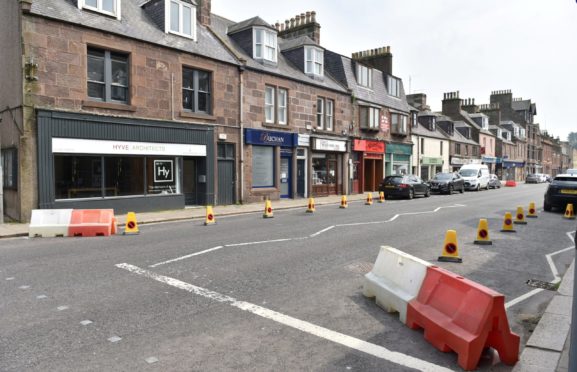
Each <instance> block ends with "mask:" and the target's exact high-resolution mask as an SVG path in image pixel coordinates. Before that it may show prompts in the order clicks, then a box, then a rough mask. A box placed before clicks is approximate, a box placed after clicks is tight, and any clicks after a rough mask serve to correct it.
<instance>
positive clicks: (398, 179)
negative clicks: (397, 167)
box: [384, 176, 403, 185]
mask: <svg viewBox="0 0 577 372" xmlns="http://www.w3.org/2000/svg"><path fill="white" fill-rule="evenodd" d="M384 183H387V184H393V185H398V184H400V183H403V176H388V177H385V181H384Z"/></svg>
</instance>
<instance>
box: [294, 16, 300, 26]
mask: <svg viewBox="0 0 577 372" xmlns="http://www.w3.org/2000/svg"><path fill="white" fill-rule="evenodd" d="M300 21H301V16H300V15H298V14H297V15H296V16H295V26H298V25H299V24H300Z"/></svg>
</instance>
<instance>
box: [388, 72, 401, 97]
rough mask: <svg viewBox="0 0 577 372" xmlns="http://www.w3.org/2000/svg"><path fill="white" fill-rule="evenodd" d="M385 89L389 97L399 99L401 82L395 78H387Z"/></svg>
mask: <svg viewBox="0 0 577 372" xmlns="http://www.w3.org/2000/svg"><path fill="white" fill-rule="evenodd" d="M387 83H388V84H387V87H388V91H389V95H391V96H393V97H399V96H400V95H401V80H399V79H397V78H396V77H392V76H389V77H388V79H387Z"/></svg>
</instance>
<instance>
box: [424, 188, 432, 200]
mask: <svg viewBox="0 0 577 372" xmlns="http://www.w3.org/2000/svg"><path fill="white" fill-rule="evenodd" d="M429 196H431V190H429V189H428V188H427V191H425V198H428V197H429Z"/></svg>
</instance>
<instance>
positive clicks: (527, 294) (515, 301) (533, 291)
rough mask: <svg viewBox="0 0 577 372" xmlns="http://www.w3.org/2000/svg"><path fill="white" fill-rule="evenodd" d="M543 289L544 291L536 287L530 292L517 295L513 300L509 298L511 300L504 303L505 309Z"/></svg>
mask: <svg viewBox="0 0 577 372" xmlns="http://www.w3.org/2000/svg"><path fill="white" fill-rule="evenodd" d="M543 291H544V289H541V288H537V289H534V290H532V291H531V292H527V293H525V294H524V295H522V296H519V297H517V298H515V299H513V300H511V301H509V302H507V303H506V304H505V309H508V308H510V307H511V306H515V305H517V304H518V303H519V302H521V301H525V300H526V299H528V298H529V297H533V296H534V295H536V294H537V293H541V292H543Z"/></svg>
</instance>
